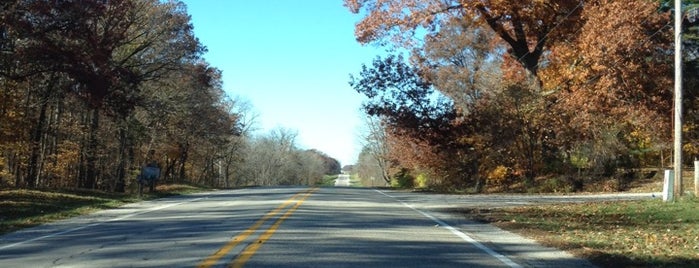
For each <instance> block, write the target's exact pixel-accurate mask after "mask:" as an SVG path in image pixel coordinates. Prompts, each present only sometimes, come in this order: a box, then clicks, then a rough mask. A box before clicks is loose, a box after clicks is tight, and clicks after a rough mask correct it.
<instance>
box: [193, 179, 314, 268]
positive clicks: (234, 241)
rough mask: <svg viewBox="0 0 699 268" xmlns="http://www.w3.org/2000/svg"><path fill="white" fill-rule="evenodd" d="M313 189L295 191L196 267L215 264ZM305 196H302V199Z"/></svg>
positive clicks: (204, 267) (202, 267)
mask: <svg viewBox="0 0 699 268" xmlns="http://www.w3.org/2000/svg"><path fill="white" fill-rule="evenodd" d="M313 191H315V189H310V190H306V191H303V192H298V193H296V194H295V195H294V196H292V197H291V198H289V199H287V200H286V201H284V203H282V204H281V205H279V206H278V207H277V208H275V209H274V210H272V211H270V212H269V213H267V214H266V215H265V216H263V217H262V218H260V219H259V220H257V222H255V224H253V225H252V226H250V228H248V229H247V230H245V231H243V232H242V233H240V234H239V235H237V236H235V237H234V238H233V239H231V241H229V242H228V243H226V245H224V246H223V247H221V249H219V250H218V251H216V253H214V254H213V255H211V256H209V257H208V258H206V259H205V260H203V261H202V262H201V263H200V264H199V265H197V267H198V268H208V267H211V266H213V265H214V264H216V262H218V260H219V259H221V258H222V257H223V256H225V255H226V254H228V252H230V251H231V250H232V249H234V248H235V247H236V246H238V244H240V242H242V241H245V239H247V238H248V237H249V236H250V235H251V234H253V233H254V232H255V231H257V229H258V228H260V226H261V225H262V224H264V223H265V222H266V221H267V220H268V219H269V218H271V217H273V216H274V215H277V214H278V213H279V212H280V211H282V210H283V209H284V208H286V207H287V206H288V205H289V204H291V203H292V202H294V200H295V199H296V198H297V197H299V196H300V195H301V194H303V193H306V197H308V195H309V194H310V193H312V192H313ZM306 197H304V199H305V198H306Z"/></svg>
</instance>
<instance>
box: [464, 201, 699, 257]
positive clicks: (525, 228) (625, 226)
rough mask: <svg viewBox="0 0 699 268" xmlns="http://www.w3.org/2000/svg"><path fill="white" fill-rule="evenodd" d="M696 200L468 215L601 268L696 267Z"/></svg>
mask: <svg viewBox="0 0 699 268" xmlns="http://www.w3.org/2000/svg"><path fill="white" fill-rule="evenodd" d="M698 207H699V199H697V198H694V197H685V198H681V199H679V200H678V201H677V202H675V203H672V204H667V203H663V202H662V201H661V200H658V199H654V200H646V201H625V202H601V203H585V204H563V205H541V206H529V207H517V208H498V209H492V210H491V209H489V210H472V211H466V212H465V215H466V216H467V217H469V218H471V219H474V220H478V221H482V222H487V223H492V224H494V225H496V226H499V227H501V228H503V229H506V230H510V231H514V232H516V233H519V234H521V235H523V236H526V237H530V238H533V239H535V240H537V241H539V242H540V243H542V244H544V245H548V246H552V247H556V248H559V249H564V250H566V251H568V252H571V253H573V254H575V255H577V256H580V257H584V258H586V259H588V260H590V261H592V262H593V263H595V264H596V265H599V266H601V267H698V266H699V214H698V213H697V208H698Z"/></svg>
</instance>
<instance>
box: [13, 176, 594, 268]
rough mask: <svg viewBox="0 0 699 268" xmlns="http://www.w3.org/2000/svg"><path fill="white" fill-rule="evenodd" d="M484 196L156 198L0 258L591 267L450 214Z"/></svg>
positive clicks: (21, 237)
mask: <svg viewBox="0 0 699 268" xmlns="http://www.w3.org/2000/svg"><path fill="white" fill-rule="evenodd" d="M479 198H483V197H478V196H476V197H475V198H469V197H461V196H449V195H426V194H417V193H410V192H400V191H380V190H374V189H361V188H347V187H337V188H320V189H317V188H302V187H285V188H264V187H259V188H247V189H238V190H224V191H216V192H210V193H200V194H193V195H187V196H181V197H173V198H165V199H160V200H153V201H144V202H139V203H135V204H130V205H127V206H124V207H122V208H119V209H111V210H105V211H102V212H98V213H95V214H91V215H87V216H82V217H77V218H73V219H70V220H65V221H60V222H56V223H53V224H48V225H43V226H39V227H35V228H30V229H26V230H23V231H20V232H16V233H11V234H7V235H4V236H0V267H242V266H243V265H244V266H246V267H426V266H429V267H590V266H591V265H590V264H589V263H588V262H586V261H582V260H578V259H575V258H573V257H571V256H570V255H568V254H566V253H564V252H561V251H558V250H555V249H550V248H544V247H541V246H538V245H537V244H536V243H534V242H532V241H530V240H527V239H522V238H521V237H518V236H515V235H512V234H510V233H507V232H504V231H502V230H499V229H497V228H495V227H492V226H490V225H487V224H481V223H473V222H468V221H466V220H465V219H464V218H463V217H460V216H458V215H456V214H453V213H448V209H449V208H451V207H454V206H457V207H458V206H463V205H464V204H467V203H468V202H467V201H466V200H469V199H474V200H476V199H479ZM452 199H453V200H452ZM457 201H458V202H457ZM474 202H475V203H478V202H481V201H477V200H476V201H474Z"/></svg>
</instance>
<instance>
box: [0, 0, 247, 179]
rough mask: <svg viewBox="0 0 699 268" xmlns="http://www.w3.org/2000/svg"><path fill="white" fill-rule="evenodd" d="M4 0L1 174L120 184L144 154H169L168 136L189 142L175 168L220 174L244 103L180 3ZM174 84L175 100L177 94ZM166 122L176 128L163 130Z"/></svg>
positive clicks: (195, 174) (200, 175)
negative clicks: (231, 95) (227, 87)
mask: <svg viewBox="0 0 699 268" xmlns="http://www.w3.org/2000/svg"><path fill="white" fill-rule="evenodd" d="M2 5H3V6H2V7H3V9H2V10H0V20H1V21H2V27H0V48H1V50H2V54H0V62H1V63H2V66H0V67H1V68H0V83H1V85H2V88H0V93H1V94H2V97H3V98H2V101H0V123H2V125H1V126H0V135H2V137H1V138H2V142H0V155H1V156H0V160H2V162H3V164H0V174H2V176H3V179H5V178H7V176H13V177H14V178H16V179H15V181H14V185H16V186H21V185H23V184H26V185H28V186H30V187H31V186H49V187H64V186H70V187H75V186H79V187H86V188H96V187H99V188H102V189H110V190H116V191H124V190H125V186H126V185H127V184H128V182H129V181H127V178H132V176H135V174H133V173H132V172H134V170H136V172H137V170H138V167H139V166H140V165H141V164H142V163H143V161H146V158H152V159H151V160H164V159H167V157H168V153H169V152H171V151H172V150H168V148H169V147H168V146H170V145H172V143H173V142H171V141H172V140H175V141H176V142H179V144H184V146H182V148H186V149H187V150H178V151H176V155H175V156H176V159H177V161H175V162H174V163H175V164H177V165H176V167H177V168H178V169H177V174H179V175H180V176H179V178H183V179H182V180H188V181H192V182H198V183H207V184H215V183H217V180H218V178H220V177H221V176H222V175H221V174H222V173H224V172H223V170H222V169H220V168H218V167H219V166H223V163H222V161H223V160H224V157H223V155H224V154H225V153H226V152H225V151H224V150H223V149H222V148H230V147H231V146H232V147H235V146H236V145H235V143H234V142H231V141H232V140H235V139H234V138H232V137H236V136H237V135H239V133H240V129H242V127H241V126H240V125H238V118H239V117H240V114H238V113H235V112H232V111H233V110H234V109H231V107H230V106H231V105H233V106H234V105H235V104H231V103H228V102H227V97H226V96H225V94H224V93H223V90H222V89H221V77H220V72H219V71H218V70H217V69H216V68H213V67H210V66H208V64H206V63H204V62H203V61H201V60H200V59H199V56H200V55H201V52H202V51H203V47H202V46H201V45H200V44H199V42H198V40H197V39H196V38H195V37H194V35H193V33H192V26H191V24H190V22H189V15H188V14H187V12H186V9H185V6H184V4H182V3H181V2H179V1H165V2H163V1H155V0H117V1H5V2H3V3H2ZM158 91H160V92H161V94H158ZM178 96H182V97H183V98H182V99H181V100H182V102H181V103H178V104H175V103H172V100H171V99H177V97H178ZM168 98H171V99H168ZM34 104H39V105H34ZM173 115H176V116H173ZM177 116H179V117H177ZM187 117H190V118H189V119H187ZM192 117H196V118H194V122H193V123H192V122H190V121H192ZM161 119H166V120H161ZM168 129H171V130H176V131H177V132H175V131H173V132H170V133H169V134H170V136H169V138H173V137H177V139H172V140H169V139H166V138H163V137H168V136H167V134H168V132H166V131H165V130H168ZM25 130H26V131H25ZM161 134H162V135H161ZM180 134H181V135H180ZM176 144H177V143H176ZM176 148H179V147H176ZM154 149H157V150H154ZM150 152H155V154H151V153H150ZM180 152H185V154H177V153H180ZM155 158H157V159H155ZM173 159H174V158H173ZM162 163H167V161H162ZM184 167H188V168H187V169H185V168H184ZM175 173H176V172H174V171H172V172H171V173H169V174H175Z"/></svg>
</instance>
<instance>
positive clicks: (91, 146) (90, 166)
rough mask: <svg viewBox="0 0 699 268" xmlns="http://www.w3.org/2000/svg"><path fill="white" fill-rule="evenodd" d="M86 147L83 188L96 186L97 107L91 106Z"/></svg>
mask: <svg viewBox="0 0 699 268" xmlns="http://www.w3.org/2000/svg"><path fill="white" fill-rule="evenodd" d="M91 109H92V114H91V117H90V125H89V130H88V131H89V133H88V139H87V148H86V150H85V153H86V155H85V180H84V181H83V185H82V187H83V188H86V189H95V188H96V187H97V131H98V130H99V116H100V115H99V114H100V113H99V108H98V107H94V106H93V107H91Z"/></svg>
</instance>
